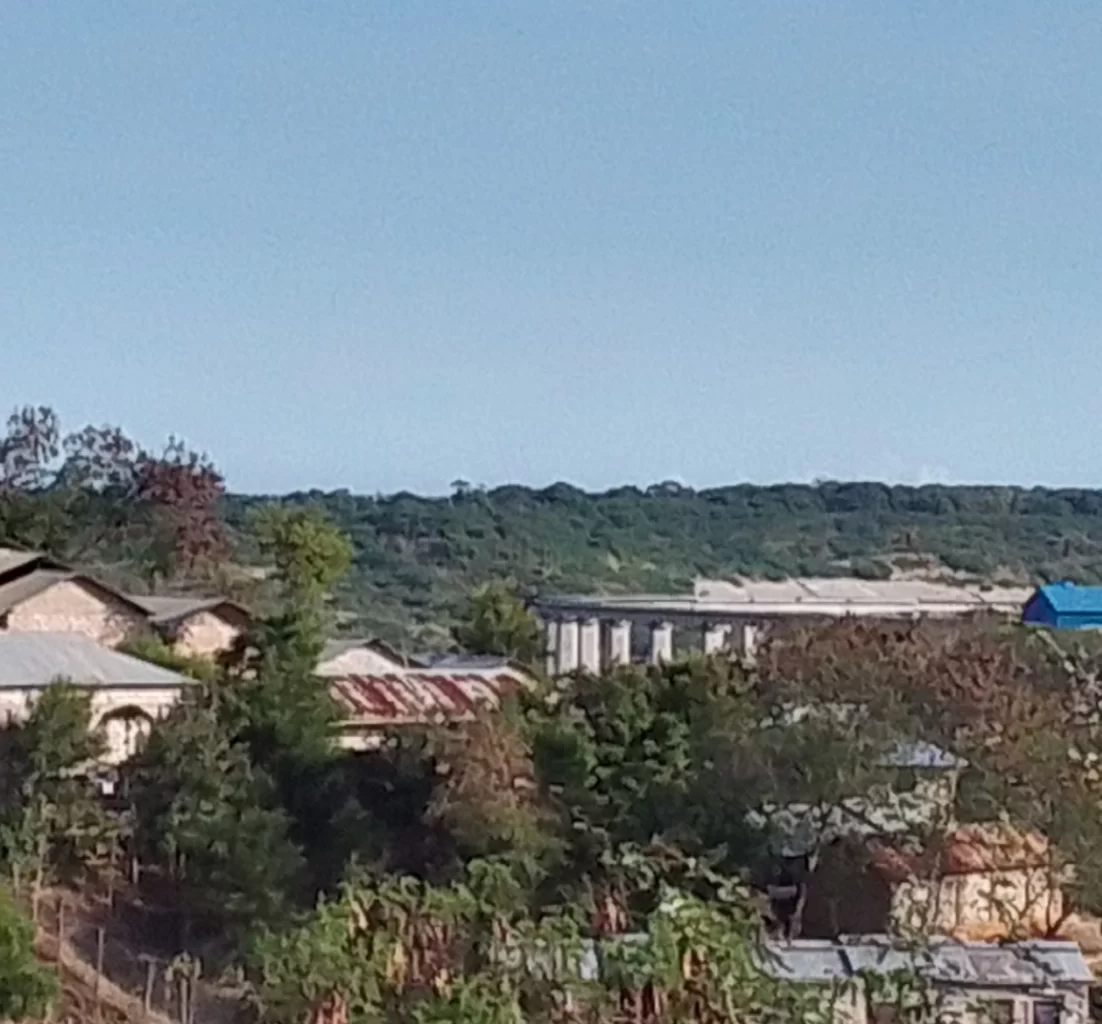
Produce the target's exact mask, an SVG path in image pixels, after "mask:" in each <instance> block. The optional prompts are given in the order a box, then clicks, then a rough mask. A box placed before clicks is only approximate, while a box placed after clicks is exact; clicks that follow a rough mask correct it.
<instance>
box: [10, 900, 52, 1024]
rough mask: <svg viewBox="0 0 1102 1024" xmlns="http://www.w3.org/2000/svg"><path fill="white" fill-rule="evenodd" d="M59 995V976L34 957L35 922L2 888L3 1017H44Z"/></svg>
mask: <svg viewBox="0 0 1102 1024" xmlns="http://www.w3.org/2000/svg"><path fill="white" fill-rule="evenodd" d="M57 995H58V986H57V979H56V978H55V977H54V975H53V974H52V973H51V972H50V971H49V970H48V969H47V968H46V967H44V966H43V965H42V964H39V963H38V962H37V961H36V960H35V956H34V924H33V923H32V922H31V921H29V920H28V919H27V918H26V917H24V916H23V915H22V914H21V913H20V912H19V910H18V909H17V907H16V905H15V903H14V902H13V901H12V899H11V896H10V895H9V894H8V893H7V891H5V890H0V1017H3V1019H4V1020H10V1021H21V1020H28V1019H37V1020H41V1019H44V1018H45V1017H46V1016H47V1013H48V1011H49V1009H50V1005H51V1003H52V1002H53V1001H54V1000H55V999H56V998H57Z"/></svg>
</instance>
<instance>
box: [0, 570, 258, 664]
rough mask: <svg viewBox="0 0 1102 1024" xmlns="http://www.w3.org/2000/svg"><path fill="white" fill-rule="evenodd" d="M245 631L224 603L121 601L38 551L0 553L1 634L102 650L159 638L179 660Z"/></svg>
mask: <svg viewBox="0 0 1102 1024" xmlns="http://www.w3.org/2000/svg"><path fill="white" fill-rule="evenodd" d="M248 625H249V616H248V613H247V612H246V611H245V609H244V608H242V607H241V606H240V605H237V604H235V603H233V602H232V601H228V600H226V599H225V598H221V597H216V598H196V597H146V596H138V595H135V594H124V593H122V592H121V591H118V590H116V589H114V588H113V587H109V586H106V585H105V584H103V583H101V582H99V581H98V580H95V579H93V578H92V577H91V576H88V575H87V574H85V573H82V572H78V571H76V570H74V569H72V568H71V567H69V566H66V565H63V564H62V563H60V562H57V561H55V560H54V559H52V558H50V557H49V556H48V555H44V554H42V553H41V552H34V551H16V550H14V549H12V548H0V632H11V633H43V632H45V633H75V634H78V635H80V636H86V637H88V638H89V639H91V640H94V641H95V642H96V643H98V644H102V645H103V646H105V647H117V646H118V645H119V644H121V643H123V642H124V641H126V640H128V639H132V638H134V637H136V636H140V635H142V634H148V635H159V636H161V637H163V638H164V639H165V640H166V642H168V643H169V644H171V645H172V646H173V647H174V648H175V649H176V650H178V651H179V652H180V653H181V654H186V655H191V656H199V657H210V656H212V655H215V654H218V653H219V652H221V651H226V650H229V649H230V648H231V647H232V646H233V644H234V643H235V642H236V640H237V638H238V637H239V636H241V634H242V633H243V632H244V631H245V630H246V629H247V628H248Z"/></svg>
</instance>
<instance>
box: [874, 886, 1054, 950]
mask: <svg viewBox="0 0 1102 1024" xmlns="http://www.w3.org/2000/svg"><path fill="white" fill-rule="evenodd" d="M1063 909H1064V900H1063V893H1062V891H1061V889H1060V886H1059V885H1058V884H1056V885H1054V884H1053V879H1052V877H1051V874H1050V872H1049V871H1048V870H1047V869H1045V868H1022V869H1015V870H1001V871H984V872H974V873H971V874H962V875H949V876H946V877H943V878H941V879H938V880H932V881H927V880H922V879H911V880H909V881H906V882H901V883H899V884H898V885H897V886H896V887H895V890H894V892H893V896H892V918H893V923H894V925H895V927H896V928H897V929H902V930H905V931H911V932H915V931H918V932H936V933H939V934H943V935H953V936H954V937H956V938H959V939H969V940H975V941H995V940H997V939H1007V938H1015V937H1017V938H1021V937H1038V938H1039V937H1044V936H1047V935H1048V934H1049V932H1050V931H1051V929H1052V928H1053V927H1054V926H1055V925H1056V924H1057V923H1058V922H1059V921H1060V920H1061V919H1062V917H1063Z"/></svg>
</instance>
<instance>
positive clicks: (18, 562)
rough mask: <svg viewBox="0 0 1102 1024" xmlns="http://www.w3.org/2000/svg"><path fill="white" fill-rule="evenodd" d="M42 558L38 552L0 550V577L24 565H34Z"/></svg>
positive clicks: (10, 549) (13, 549) (11, 549)
mask: <svg viewBox="0 0 1102 1024" xmlns="http://www.w3.org/2000/svg"><path fill="white" fill-rule="evenodd" d="M40 558H42V554H41V552H38V551H19V550H18V549H16V548H0V576H3V575H4V574H5V573H9V572H12V571H14V570H15V569H18V568H20V567H21V566H24V565H33V564H34V563H35V562H37V561H38V560H39V559H40Z"/></svg>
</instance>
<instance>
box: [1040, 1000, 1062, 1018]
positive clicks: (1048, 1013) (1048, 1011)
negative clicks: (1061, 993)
mask: <svg viewBox="0 0 1102 1024" xmlns="http://www.w3.org/2000/svg"><path fill="white" fill-rule="evenodd" d="M1063 1008H1064V1007H1063V1004H1062V1003H1059V1002H1056V1001H1055V1000H1052V999H1039V1000H1038V1001H1037V1002H1035V1003H1034V1004H1033V1024H1060V1012H1061V1011H1062V1010H1063Z"/></svg>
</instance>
